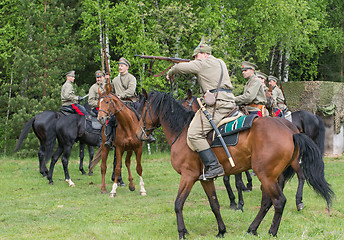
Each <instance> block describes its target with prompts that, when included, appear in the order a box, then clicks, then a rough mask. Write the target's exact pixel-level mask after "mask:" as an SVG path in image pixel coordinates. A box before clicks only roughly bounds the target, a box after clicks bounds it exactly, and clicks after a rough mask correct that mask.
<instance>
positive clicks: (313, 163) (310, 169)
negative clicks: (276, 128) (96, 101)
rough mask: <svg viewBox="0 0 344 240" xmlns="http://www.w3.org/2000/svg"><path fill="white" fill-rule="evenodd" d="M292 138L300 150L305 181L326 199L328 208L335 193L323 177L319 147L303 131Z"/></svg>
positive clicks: (322, 164) (322, 163) (322, 162)
mask: <svg viewBox="0 0 344 240" xmlns="http://www.w3.org/2000/svg"><path fill="white" fill-rule="evenodd" d="M293 139H294V143H295V144H296V145H297V146H298V147H299V150H300V157H301V158H300V159H301V164H300V166H301V168H302V171H303V173H304V176H305V178H306V181H307V183H308V184H309V185H310V186H312V188H313V189H314V190H315V192H316V193H317V194H319V195H320V196H322V197H323V198H324V199H325V200H326V202H327V207H328V209H330V206H331V205H332V198H333V197H334V195H335V194H334V192H333V190H332V189H331V185H330V184H329V183H328V182H327V181H326V179H325V171H324V168H325V166H324V161H323V159H322V155H321V153H320V150H319V148H318V147H317V146H316V145H315V143H314V142H313V140H312V139H310V138H309V137H307V136H306V135H305V134H304V133H298V134H294V135H293Z"/></svg>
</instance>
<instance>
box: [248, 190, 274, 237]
mask: <svg viewBox="0 0 344 240" xmlns="http://www.w3.org/2000/svg"><path fill="white" fill-rule="evenodd" d="M261 190H262V201H261V203H260V209H259V212H258V214H257V216H256V218H255V219H254V220H253V222H252V223H251V225H250V226H249V228H248V230H247V233H252V234H253V235H257V229H258V227H259V225H260V223H261V222H262V220H263V218H264V217H265V215H266V213H267V212H268V211H269V209H270V208H271V206H272V201H271V198H270V196H269V195H268V194H267V193H266V192H265V191H263V188H262V187H261Z"/></svg>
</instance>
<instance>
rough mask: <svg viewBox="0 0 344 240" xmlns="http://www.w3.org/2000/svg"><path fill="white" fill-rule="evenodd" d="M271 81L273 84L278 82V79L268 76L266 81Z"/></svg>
mask: <svg viewBox="0 0 344 240" xmlns="http://www.w3.org/2000/svg"><path fill="white" fill-rule="evenodd" d="M271 80H272V81H275V82H278V78H277V77H275V76H271V75H270V76H269V77H268V81H269V82H270V81H271Z"/></svg>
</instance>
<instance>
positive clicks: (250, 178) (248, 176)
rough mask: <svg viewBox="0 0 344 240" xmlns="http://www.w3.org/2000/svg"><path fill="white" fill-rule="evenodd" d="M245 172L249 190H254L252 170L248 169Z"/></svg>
mask: <svg viewBox="0 0 344 240" xmlns="http://www.w3.org/2000/svg"><path fill="white" fill-rule="evenodd" d="M245 174H246V178H247V185H246V187H247V190H248V191H252V177H251V174H250V172H249V171H248V170H247V171H245Z"/></svg>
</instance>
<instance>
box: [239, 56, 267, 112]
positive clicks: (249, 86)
mask: <svg viewBox="0 0 344 240" xmlns="http://www.w3.org/2000/svg"><path fill="white" fill-rule="evenodd" d="M256 68H257V66H256V65H255V64H253V63H251V62H247V61H244V62H242V74H243V76H244V78H246V79H247V83H246V85H245V88H244V93H243V94H242V95H239V96H236V97H235V102H236V103H237V104H238V105H244V106H245V107H246V108H247V111H248V113H249V114H258V116H260V117H261V116H263V112H264V111H265V110H264V109H263V108H264V107H265V104H266V97H265V91H264V87H263V85H262V82H261V80H260V79H259V78H258V77H257V75H256V74H255V69H256ZM262 110H263V112H262Z"/></svg>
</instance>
